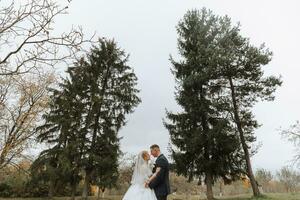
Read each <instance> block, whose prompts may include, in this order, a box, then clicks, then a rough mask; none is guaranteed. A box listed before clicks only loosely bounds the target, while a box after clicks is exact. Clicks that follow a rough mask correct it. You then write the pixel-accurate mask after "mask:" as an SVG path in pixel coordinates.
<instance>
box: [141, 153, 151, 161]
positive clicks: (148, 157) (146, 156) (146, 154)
mask: <svg viewBox="0 0 300 200" xmlns="http://www.w3.org/2000/svg"><path fill="white" fill-rule="evenodd" d="M142 157H143V159H144V160H145V161H148V160H150V155H149V153H148V151H142Z"/></svg>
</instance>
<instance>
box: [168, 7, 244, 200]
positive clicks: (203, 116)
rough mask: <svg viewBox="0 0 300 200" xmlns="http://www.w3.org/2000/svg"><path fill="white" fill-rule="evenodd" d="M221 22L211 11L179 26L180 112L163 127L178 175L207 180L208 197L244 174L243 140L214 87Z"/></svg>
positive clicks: (191, 15)
mask: <svg viewBox="0 0 300 200" xmlns="http://www.w3.org/2000/svg"><path fill="white" fill-rule="evenodd" d="M220 24H221V25H222V18H219V17H217V16H215V15H213V14H212V13H211V12H210V11H208V10H206V9H203V10H201V11H197V10H193V11H189V12H188V13H187V14H186V15H185V16H184V18H183V20H182V21H180V22H179V24H178V27H177V32H178V49H179V53H180V55H181V56H182V58H183V59H182V60H181V61H179V62H177V61H175V60H174V59H172V58H171V62H172V65H173V68H172V72H173V74H174V76H175V79H176V83H177V86H176V101H177V103H178V104H179V105H180V106H181V108H182V110H181V111H180V112H178V113H172V112H167V120H166V122H165V126H166V128H167V129H168V131H169V133H170V136H171V141H172V145H173V146H172V155H173V159H174V161H175V168H176V171H177V173H179V174H181V175H184V176H187V177H188V178H189V180H192V179H193V178H198V179H200V180H202V178H203V177H204V180H205V184H206V186H207V198H208V199H209V200H211V199H213V191H212V186H213V184H214V182H215V181H216V180H218V178H220V177H221V178H223V179H224V181H225V182H226V183H230V182H231V181H233V180H235V179H237V178H238V177H239V176H240V175H241V174H242V173H243V170H242V169H243V168H244V166H243V164H244V162H243V155H242V151H241V147H240V141H239V138H238V135H237V134H236V131H235V129H234V128H233V127H232V126H231V123H230V122H231V120H230V115H228V111H227V105H226V104H225V103H224V102H223V99H222V97H223V91H222V88H218V87H215V85H214V83H215V82H216V80H217V79H218V78H219V77H220V75H219V74H218V73H217V71H218V70H220V69H218V62H217V61H218V56H219V55H218V54H217V53H216V51H217V50H218V43H217V41H218V40H217V39H218V38H219V37H220V35H222V34H223V32H221V31H222V29H221V28H222V26H221V25H220Z"/></svg>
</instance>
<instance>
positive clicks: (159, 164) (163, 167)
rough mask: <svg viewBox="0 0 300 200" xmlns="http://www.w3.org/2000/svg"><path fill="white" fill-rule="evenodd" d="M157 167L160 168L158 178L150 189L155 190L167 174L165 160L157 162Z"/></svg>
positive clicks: (150, 185)
mask: <svg viewBox="0 0 300 200" xmlns="http://www.w3.org/2000/svg"><path fill="white" fill-rule="evenodd" d="M156 164H157V167H159V168H160V170H159V172H158V173H157V175H156V177H155V178H154V179H153V180H152V181H151V182H150V183H149V188H151V189H153V188H155V187H156V186H157V185H159V184H160V183H161V182H162V181H163V180H164V174H165V173H166V164H165V162H164V161H163V160H157V163H156Z"/></svg>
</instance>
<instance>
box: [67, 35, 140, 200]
mask: <svg viewBox="0 0 300 200" xmlns="http://www.w3.org/2000/svg"><path fill="white" fill-rule="evenodd" d="M127 62H128V56H127V55H126V53H125V52H124V51H123V50H121V49H119V48H118V47H117V45H116V43H115V42H114V41H112V40H106V39H99V45H98V46H94V47H93V48H92V49H91V53H89V54H88V55H87V57H86V58H83V59H82V60H81V61H80V62H79V63H78V65H77V66H76V67H74V68H70V73H71V74H77V75H76V80H72V82H73V83H74V87H75V88H80V92H78V93H77V94H78V98H79V99H81V102H84V110H85V111H84V112H83V118H82V122H83V123H82V127H83V129H85V131H86V135H85V142H84V144H85V147H84V158H83V168H84V171H85V179H84V191H83V197H84V198H87V195H88V189H89V185H90V183H92V182H98V183H104V181H103V180H99V179H101V178H102V177H104V176H105V174H106V173H107V169H108V168H110V174H116V173H117V169H118V165H117V163H118V155H119V154H120V150H119V137H118V132H119V130H120V129H121V127H122V126H124V125H125V122H126V121H125V117H126V114H128V113H131V112H132V111H133V109H134V108H135V107H136V106H137V105H138V104H139V102H140V99H139V97H138V96H137V93H138V92H139V90H138V89H136V85H137V77H136V76H135V74H134V72H133V70H132V68H131V67H130V66H128V64H127ZM74 77H75V76H74ZM108 161H109V162H108ZM100 169H103V170H100ZM111 180H115V179H111ZM106 183H107V182H106ZM110 184H111V183H110Z"/></svg>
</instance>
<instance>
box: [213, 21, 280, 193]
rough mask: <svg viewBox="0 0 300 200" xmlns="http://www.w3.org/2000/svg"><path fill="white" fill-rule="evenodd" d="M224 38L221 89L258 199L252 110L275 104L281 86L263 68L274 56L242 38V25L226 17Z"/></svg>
mask: <svg viewBox="0 0 300 200" xmlns="http://www.w3.org/2000/svg"><path fill="white" fill-rule="evenodd" d="M220 22H221V24H222V29H221V34H220V38H219V39H218V49H217V50H216V53H217V54H218V55H219V56H218V58H217V59H216V60H217V61H218V69H220V71H219V75H220V79H219V81H218V83H217V84H218V86H219V87H222V88H223V91H224V93H226V94H227V100H228V101H227V102H228V109H229V111H230V112H231V113H232V116H233V117H232V121H233V123H234V124H235V126H236V128H237V131H238V134H239V137H240V142H241V146H242V148H243V151H244V156H245V161H246V171H247V175H248V177H249V179H250V182H251V186H252V189H253V194H254V196H259V195H260V191H259V188H258V185H257V182H256V180H255V177H254V173H253V170H252V166H251V159H250V157H251V155H252V150H251V143H252V142H253V141H255V139H256V137H255V135H254V131H255V129H256V128H257V127H259V124H258V122H257V121H256V120H255V119H254V115H253V113H252V108H253V106H254V105H255V103H256V102H257V101H258V100H260V99H261V100H267V101H272V100H274V92H275V90H276V89H277V87H278V86H280V85H281V80H280V78H278V77H275V76H265V75H264V71H263V69H262V66H264V65H267V64H268V63H269V62H270V61H271V56H272V52H270V51H269V50H268V49H266V48H265V46H264V45H261V46H260V47H255V46H253V45H251V44H250V42H249V39H248V38H245V37H243V36H241V34H240V27H239V25H237V26H233V25H232V24H231V20H230V18H228V17H223V18H222V20H221V21H220Z"/></svg>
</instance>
